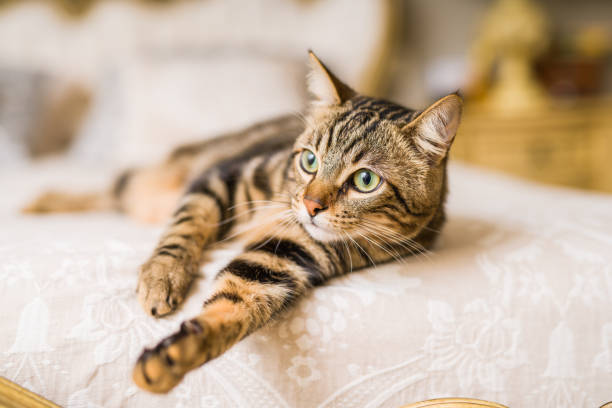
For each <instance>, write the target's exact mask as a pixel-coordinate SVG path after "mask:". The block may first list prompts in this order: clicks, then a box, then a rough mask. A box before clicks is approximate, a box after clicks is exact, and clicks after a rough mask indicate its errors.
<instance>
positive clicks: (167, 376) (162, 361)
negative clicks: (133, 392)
mask: <svg viewBox="0 0 612 408" xmlns="http://www.w3.org/2000/svg"><path fill="white" fill-rule="evenodd" d="M205 339H206V330H205V329H204V328H203V326H202V324H200V323H199V322H198V321H197V320H195V319H194V320H188V321H186V322H184V323H183V324H182V325H181V329H180V331H179V332H177V333H175V334H173V335H172V336H169V337H166V338H165V339H164V340H162V341H161V342H160V343H159V344H158V345H157V346H156V347H155V348H153V349H145V351H144V352H143V353H142V354H141V355H140V358H139V359H138V361H137V362H136V366H135V367H134V371H133V373H132V378H133V380H134V382H135V383H136V385H138V386H139V387H140V388H142V389H144V390H147V391H151V392H155V393H166V392H168V391H170V390H171V389H172V388H174V387H175V386H176V385H177V384H178V383H179V382H180V381H181V380H182V379H183V376H184V375H185V374H186V373H187V372H188V371H189V370H192V369H194V368H196V367H198V366H200V365H201V364H203V363H204V362H206V358H207V355H206V353H203V352H202V347H203V346H204V345H205Z"/></svg>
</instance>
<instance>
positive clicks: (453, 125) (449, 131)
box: [444, 107, 461, 142]
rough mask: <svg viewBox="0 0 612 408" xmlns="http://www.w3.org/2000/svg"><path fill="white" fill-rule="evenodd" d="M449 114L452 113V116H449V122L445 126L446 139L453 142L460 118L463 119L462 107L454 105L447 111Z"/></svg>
mask: <svg viewBox="0 0 612 408" xmlns="http://www.w3.org/2000/svg"><path fill="white" fill-rule="evenodd" d="M446 114H447V115H450V118H447V123H446V125H445V126H444V132H445V134H444V139H445V140H446V141H447V142H451V141H452V140H453V139H454V138H455V134H456V133H457V128H458V127H459V120H460V119H461V109H460V107H459V109H457V108H456V107H454V109H452V110H451V111H450V112H446Z"/></svg>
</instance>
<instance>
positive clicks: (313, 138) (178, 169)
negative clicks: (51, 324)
mask: <svg viewBox="0 0 612 408" xmlns="http://www.w3.org/2000/svg"><path fill="white" fill-rule="evenodd" d="M311 59H312V62H313V64H312V65H313V72H312V74H311V76H310V78H311V79H310V82H311V85H312V88H311V91H312V92H313V94H314V96H315V99H314V102H313V104H312V106H311V109H310V111H309V113H308V115H306V117H305V118H303V119H300V118H297V117H294V116H287V117H282V118H278V119H274V120H271V121H268V122H264V123H261V124H258V125H255V126H253V127H251V128H248V129H246V130H244V131H242V132H236V133H233V134H230V135H226V136H224V137H220V138H217V139H213V140H209V141H206V142H203V143H198V144H193V145H188V146H183V147H180V148H178V149H177V150H175V151H174V152H173V153H172V154H171V155H170V157H169V158H168V160H167V161H166V162H165V163H163V164H162V165H160V166H158V167H155V168H149V169H140V170H132V171H130V172H126V173H124V175H123V176H122V177H120V178H119V179H118V181H117V182H116V183H115V185H114V187H113V188H112V189H111V190H112V191H111V192H110V194H109V195H108V196H107V197H108V198H107V201H112V203H113V204H112V205H107V206H112V207H115V208H117V209H119V210H122V211H125V212H127V213H129V214H132V215H135V214H136V215H137V216H138V214H140V218H141V219H142V218H145V219H146V218H147V217H148V218H155V216H151V215H150V214H149V213H147V214H148V216H147V217H144V216H142V214H143V212H144V213H146V212H147V211H150V209H151V208H152V207H155V202H156V198H157V197H158V195H159V192H160V191H163V192H164V194H165V196H164V197H166V199H167V201H168V202H174V201H173V200H172V197H175V198H174V200H176V197H178V195H179V192H180V189H181V188H182V186H185V185H187V186H188V187H187V189H186V193H185V194H184V195H183V197H182V199H180V202H179V203H178V204H175V205H174V207H175V209H174V210H172V211H170V210H169V209H167V208H166V207H169V206H167V205H164V206H163V207H164V211H161V212H162V213H164V214H165V213H168V214H169V213H172V216H171V220H170V222H169V223H168V226H167V228H166V231H165V232H164V234H163V236H162V237H161V239H160V241H159V244H158V245H157V247H156V249H155V250H154V251H153V254H152V255H151V257H150V259H149V260H148V261H147V262H146V263H145V264H144V265H143V266H142V268H141V270H140V274H139V284H138V297H139V301H140V303H141V304H142V306H143V307H144V309H145V311H146V312H148V313H150V314H151V315H153V316H163V315H165V314H167V313H170V312H172V311H173V310H175V309H176V308H177V307H178V306H179V305H180V304H181V302H182V301H183V299H184V297H185V295H186V293H187V291H188V289H189V286H190V285H191V283H192V282H193V280H194V279H195V277H196V276H197V274H198V270H199V267H200V265H201V262H202V257H203V253H204V252H205V251H206V250H207V249H208V248H210V247H211V246H212V245H213V244H214V243H216V242H219V241H224V240H227V239H231V238H235V239H240V240H241V241H242V242H243V243H244V251H243V252H242V253H241V254H240V255H238V256H237V257H236V258H235V259H233V260H232V261H231V262H230V263H229V264H228V265H227V266H226V267H225V268H224V269H223V270H222V271H221V272H220V273H219V274H218V276H217V277H216V279H215V284H214V285H215V286H214V290H213V291H212V295H211V297H210V298H209V299H207V300H206V301H205V302H204V305H203V308H202V311H201V313H200V314H199V315H198V316H196V317H195V318H193V319H191V320H189V321H187V322H185V323H183V324H182V325H181V328H180V330H179V331H178V332H177V333H175V334H173V335H171V336H170V337H168V338H166V339H164V340H162V341H161V342H160V343H159V344H158V345H157V347H155V348H154V349H152V350H145V351H144V353H143V354H142V356H141V357H140V359H139V360H138V362H137V364H136V367H135V368H134V373H133V376H134V381H135V382H136V384H138V385H139V386H140V387H142V388H144V389H147V390H150V391H153V392H167V391H168V390H170V389H171V388H172V387H174V386H175V385H176V384H178V382H180V380H181V379H182V377H183V376H184V375H185V374H186V373H187V372H188V371H189V370H192V369H194V368H196V367H199V366H200V365H202V364H204V363H205V362H207V361H210V360H211V359H213V358H215V357H217V356H219V355H221V354H222V353H223V352H224V351H225V350H227V349H228V348H229V347H231V346H232V345H233V344H235V343H236V342H237V341H240V340H241V339H243V338H244V337H245V336H247V335H249V334H250V333H252V332H253V331H255V330H257V329H259V328H261V327H262V326H264V325H266V324H267V323H269V322H270V321H271V320H273V319H275V318H277V317H278V316H280V315H282V313H283V312H284V311H285V310H287V309H288V308H290V307H291V306H292V305H293V304H295V302H296V301H297V300H298V299H299V298H300V297H301V296H303V295H304V294H305V293H307V292H308V291H309V290H310V289H312V288H313V287H315V286H318V285H321V284H324V283H325V282H326V281H327V280H329V279H330V278H333V277H335V276H338V275H341V274H344V273H348V272H352V271H355V270H358V269H361V268H364V267H369V266H373V265H378V264H381V263H385V262H389V261H392V260H395V259H398V260H401V259H402V258H403V257H405V256H408V255H412V254H416V253H421V252H423V251H427V250H428V249H429V248H431V246H432V245H433V243H434V241H435V238H436V237H437V235H438V232H439V230H440V228H441V227H442V225H443V223H444V206H443V205H444V200H445V196H446V157H447V152H448V149H449V147H450V144H451V143H452V140H453V137H454V135H455V132H456V128H457V125H458V122H459V118H460V114H461V99H460V98H459V97H458V96H457V95H449V96H447V97H445V98H443V99H441V100H440V101H438V102H436V103H435V104H434V105H432V106H431V107H429V108H428V109H426V110H424V111H422V112H417V111H414V110H411V109H407V108H404V107H402V106H400V105H397V104H394V103H392V102H388V101H385V100H382V99H377V98H371V97H367V96H363V95H359V94H357V93H356V92H354V91H353V90H351V89H350V88H349V87H348V86H346V85H345V84H343V83H342V82H341V81H340V80H338V79H337V78H336V77H335V76H334V75H333V74H332V73H331V72H330V71H329V70H328V69H327V68H326V67H325V65H323V64H322V63H321V62H320V61H319V60H318V59H316V57H315V56H314V54H311ZM305 150H309V151H311V152H312V154H313V155H314V156H315V157H316V159H317V161H318V168H317V170H316V171H315V172H310V173H309V172H307V171H306V170H304V168H303V166H302V165H300V160H301V158H302V154H303V153H304V151H305ZM360 169H367V170H369V171H372V172H374V173H375V174H376V175H378V176H380V178H381V180H382V181H381V182H380V184H379V185H378V186H377V187H376V188H375V189H373V190H372V191H371V192H369V193H363V192H360V191H359V190H358V189H357V188H356V186H355V185H354V184H353V182H352V181H351V180H352V179H353V175H354V174H355V173H356V172H357V171H358V170H360ZM172 194H174V196H173V195H172ZM307 203H309V206H310V207H308V206H307V205H306V204H307ZM143 209H144V210H143ZM157 216H159V214H158V215H157Z"/></svg>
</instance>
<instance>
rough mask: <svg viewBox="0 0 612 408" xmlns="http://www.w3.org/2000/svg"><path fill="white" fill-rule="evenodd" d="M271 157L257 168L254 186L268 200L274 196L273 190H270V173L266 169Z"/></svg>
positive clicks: (254, 174) (254, 173)
mask: <svg viewBox="0 0 612 408" xmlns="http://www.w3.org/2000/svg"><path fill="white" fill-rule="evenodd" d="M268 160H269V157H266V158H265V159H263V160H262V161H261V163H259V164H258V165H257V167H255V171H254V172H253V185H254V186H255V188H257V189H258V190H259V191H261V192H262V193H264V195H265V196H266V198H270V196H271V195H272V190H271V189H270V174H269V173H270V172H268V170H267V169H266V164H267V163H268Z"/></svg>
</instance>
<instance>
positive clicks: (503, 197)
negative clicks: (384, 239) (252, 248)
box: [0, 163, 612, 408]
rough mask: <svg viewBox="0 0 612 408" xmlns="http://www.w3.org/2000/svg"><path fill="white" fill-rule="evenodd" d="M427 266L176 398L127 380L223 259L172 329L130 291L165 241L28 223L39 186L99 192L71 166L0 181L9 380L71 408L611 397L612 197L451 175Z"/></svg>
mask: <svg viewBox="0 0 612 408" xmlns="http://www.w3.org/2000/svg"><path fill="white" fill-rule="evenodd" d="M450 174H451V194H450V200H449V203H448V207H449V222H448V224H447V226H446V227H445V229H444V232H443V234H442V239H441V241H440V244H439V248H438V249H437V250H436V251H434V252H432V253H430V254H428V255H426V256H420V257H417V258H414V259H408V260H406V261H405V262H404V263H403V264H394V265H387V266H382V267H378V268H375V269H371V270H367V271H363V272H359V273H354V274H353V275H351V276H347V277H345V278H342V279H337V280H334V281H332V282H330V284H329V285H327V286H325V287H321V288H319V289H317V290H315V291H314V292H313V293H312V294H311V295H310V296H309V297H307V298H305V299H304V300H303V301H301V302H300V303H299V305H298V307H297V308H296V309H295V310H293V311H292V312H290V313H288V315H287V316H286V317H285V318H284V319H283V320H282V321H280V322H278V323H276V324H274V325H273V326H271V327H269V328H267V329H265V330H262V331H260V332H258V333H256V334H254V335H252V336H251V337H250V338H248V339H246V340H245V341H243V342H242V343H241V344H239V345H237V346H235V347H234V348H233V349H232V350H230V351H229V352H228V353H227V354H226V355H224V356H222V357H221V358H219V359H217V360H215V361H213V362H211V363H209V364H207V365H205V366H204V367H202V368H201V369H199V370H196V371H195V372H193V373H191V374H189V375H188V376H187V377H186V378H185V380H184V382H183V383H182V384H181V385H180V386H178V387H177V388H176V389H175V390H174V391H173V392H171V393H170V394H169V395H167V396H157V395H151V394H147V393H145V392H143V391H140V390H139V389H137V388H136V387H135V386H134V385H133V384H132V382H131V380H130V373H131V369H132V365H133V363H134V361H135V360H136V358H137V357H138V355H139V353H140V351H141V350H142V348H143V347H144V346H150V345H153V344H154V343H155V342H156V341H157V340H159V339H160V338H161V337H163V336H165V335H167V334H169V333H170V332H171V331H173V330H175V329H176V328H177V327H178V325H179V323H180V321H181V320H183V319H185V318H187V317H189V316H191V315H193V314H195V313H197V311H198V309H199V307H200V305H201V303H202V301H203V298H204V296H205V293H206V289H207V286H208V285H207V279H210V277H211V276H212V275H213V273H214V270H215V269H218V268H219V267H220V266H222V265H223V263H224V262H227V261H228V259H229V258H230V257H231V254H232V253H233V252H232V251H233V250H232V249H226V250H222V251H220V252H218V253H216V254H215V255H214V257H213V259H212V262H211V263H210V264H208V265H207V266H206V267H205V268H204V273H205V275H206V279H202V280H200V281H198V283H197V284H196V287H195V288H194V290H193V293H192V295H191V296H190V298H189V300H188V302H187V303H186V305H185V306H184V307H183V308H182V309H181V310H180V312H179V313H177V314H176V315H174V316H172V317H170V318H167V319H162V320H154V319H152V318H149V317H147V316H145V314H144V313H143V312H142V311H141V310H140V307H139V305H138V303H137V301H136V298H135V295H134V288H135V283H136V269H137V267H138V265H139V263H140V262H142V261H143V260H144V259H145V258H146V257H147V255H148V253H149V251H150V250H151V248H152V246H153V245H154V243H155V241H156V238H157V236H158V235H159V233H160V228H157V227H149V226H143V225H139V224H136V223H134V222H132V221H130V220H127V219H125V218H123V217H121V216H119V215H112V214H95V215H66V216H52V217H44V218H34V217H25V216H19V215H17V214H16V208H17V206H18V204H19V203H21V202H23V201H24V200H26V199H27V198H29V197H30V196H31V195H32V194H34V193H35V192H36V191H39V190H40V189H41V188H42V186H43V185H50V184H57V181H61V180H64V181H65V182H64V184H66V186H67V187H69V185H71V186H72V187H73V188H76V187H79V186H81V187H86V186H88V185H91V184H96V183H100V182H101V180H103V178H104V177H103V176H104V175H103V173H102V172H94V171H85V170H83V169H77V168H74V167H73V166H68V165H66V164H61V163H47V164H42V165H38V166H34V167H24V168H21V169H17V170H15V169H13V170H12V171H10V172H9V170H8V169H7V170H4V171H3V172H1V173H0V186H1V191H2V199H1V200H0V211H1V212H0V222H1V225H2V233H1V234H0V259H1V260H2V262H1V264H0V313H1V314H2V319H1V330H2V336H1V337H0V356H1V358H0V375H2V376H4V377H7V378H8V379H10V380H13V381H15V382H17V383H18V384H20V385H23V386H25V387H27V388H29V389H31V390H33V391H35V392H37V393H40V394H42V395H43V396H45V397H47V398H49V399H51V400H53V401H55V402H56V403H58V404H60V405H62V406H66V407H99V406H112V407H115V406H133V407H144V406H147V407H171V406H175V407H371V408H373V407H397V406H401V405H402V404H406V403H409V402H414V401H418V400H423V399H429V398H435V397H448V396H464V397H474V398H481V399H489V400H494V401H497V402H500V403H503V404H506V405H508V406H511V407H538V408H546V407H550V408H560V407H573V408H576V407H596V406H600V405H601V404H603V403H604V402H606V401H609V400H612V386H611V385H612V300H611V299H612V211H611V208H612V197H610V196H605V195H596V194H586V193H580V192H576V191H572V190H561V189H553V188H548V187H541V186H537V185H532V184H527V183H524V182H519V181H516V180H513V179H507V178H505V177H502V176H499V175H492V174H487V173H483V172H481V171H476V170H473V169H469V168H465V167H463V166H459V165H453V166H451V169H450Z"/></svg>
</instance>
